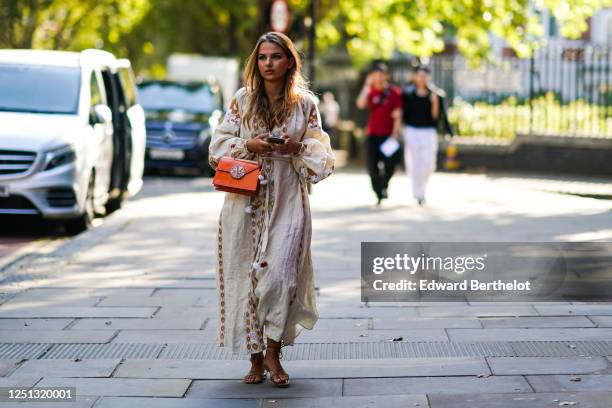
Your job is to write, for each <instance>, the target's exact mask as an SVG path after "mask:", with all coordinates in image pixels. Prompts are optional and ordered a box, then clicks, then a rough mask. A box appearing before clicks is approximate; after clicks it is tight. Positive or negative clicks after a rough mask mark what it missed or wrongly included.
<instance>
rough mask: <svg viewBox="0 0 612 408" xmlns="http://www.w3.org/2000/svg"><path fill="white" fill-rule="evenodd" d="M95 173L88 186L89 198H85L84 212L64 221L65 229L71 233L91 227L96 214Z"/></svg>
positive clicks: (77, 232) (74, 233)
mask: <svg viewBox="0 0 612 408" xmlns="http://www.w3.org/2000/svg"><path fill="white" fill-rule="evenodd" d="M94 183H95V181H94V175H93V174H92V175H91V177H90V178H89V186H88V187H87V198H86V199H85V209H84V211H83V214H81V215H79V216H78V217H76V218H72V219H69V220H67V221H66V222H65V223H64V229H65V230H66V232H67V233H68V234H69V235H77V234H80V233H81V232H83V231H85V230H86V229H88V228H89V227H91V222H92V220H93V219H94V216H95V209H94V185H95V184H94Z"/></svg>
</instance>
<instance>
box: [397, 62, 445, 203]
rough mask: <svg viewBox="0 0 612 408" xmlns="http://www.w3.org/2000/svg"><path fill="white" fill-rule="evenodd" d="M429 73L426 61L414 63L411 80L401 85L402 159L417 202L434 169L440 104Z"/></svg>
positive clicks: (424, 190)
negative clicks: (416, 64) (408, 83)
mask: <svg viewBox="0 0 612 408" xmlns="http://www.w3.org/2000/svg"><path fill="white" fill-rule="evenodd" d="M429 73H430V70H429V67H427V66H426V65H418V66H416V67H415V68H414V71H413V75H412V84H410V85H408V86H406V87H404V88H403V89H402V105H403V113H402V122H403V124H404V163H405V165H406V172H407V173H408V177H410V180H411V183H412V195H413V196H414V198H415V199H416V200H417V203H418V204H419V205H423V204H424V203H425V192H426V189H427V182H428V180H429V177H430V176H431V174H432V173H433V172H434V171H435V169H436V157H437V153H438V134H437V130H436V129H437V123H438V118H439V117H440V116H441V106H442V102H441V100H440V96H439V95H438V93H437V92H436V89H435V87H434V86H433V84H431V83H430V80H429Z"/></svg>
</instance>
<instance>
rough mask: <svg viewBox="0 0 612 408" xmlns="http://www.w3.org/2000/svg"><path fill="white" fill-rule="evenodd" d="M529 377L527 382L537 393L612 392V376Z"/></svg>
mask: <svg viewBox="0 0 612 408" xmlns="http://www.w3.org/2000/svg"><path fill="white" fill-rule="evenodd" d="M576 377H577V376H574V375H529V376H527V377H526V378H527V381H529V384H531V386H532V387H533V389H534V390H535V392H559V391H576V392H578V391H581V392H585V391H612V374H593V375H580V376H578V378H580V381H575V380H576Z"/></svg>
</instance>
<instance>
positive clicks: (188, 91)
mask: <svg viewBox="0 0 612 408" xmlns="http://www.w3.org/2000/svg"><path fill="white" fill-rule="evenodd" d="M138 101H139V102H140V104H141V105H142V107H143V108H144V109H145V110H148V111H169V110H184V111H188V112H194V113H210V112H212V111H213V110H215V109H218V107H217V106H216V98H215V95H214V94H213V92H212V90H211V89H210V86H209V85H208V84H189V85H188V84H176V83H163V82H146V83H143V84H141V85H139V86H138Z"/></svg>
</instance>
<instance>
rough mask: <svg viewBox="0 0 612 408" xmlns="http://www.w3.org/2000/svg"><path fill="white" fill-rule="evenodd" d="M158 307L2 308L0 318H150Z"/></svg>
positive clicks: (0, 307)
mask: <svg viewBox="0 0 612 408" xmlns="http://www.w3.org/2000/svg"><path fill="white" fill-rule="evenodd" d="M156 310H157V308H156V307H58V306H52V307H44V308H32V309H19V308H17V309H9V308H5V307H4V306H0V318H12V317H22V318H35V317H40V318H50V317H64V318H66V317H150V316H151V315H152V314H153V313H155V311H156Z"/></svg>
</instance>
